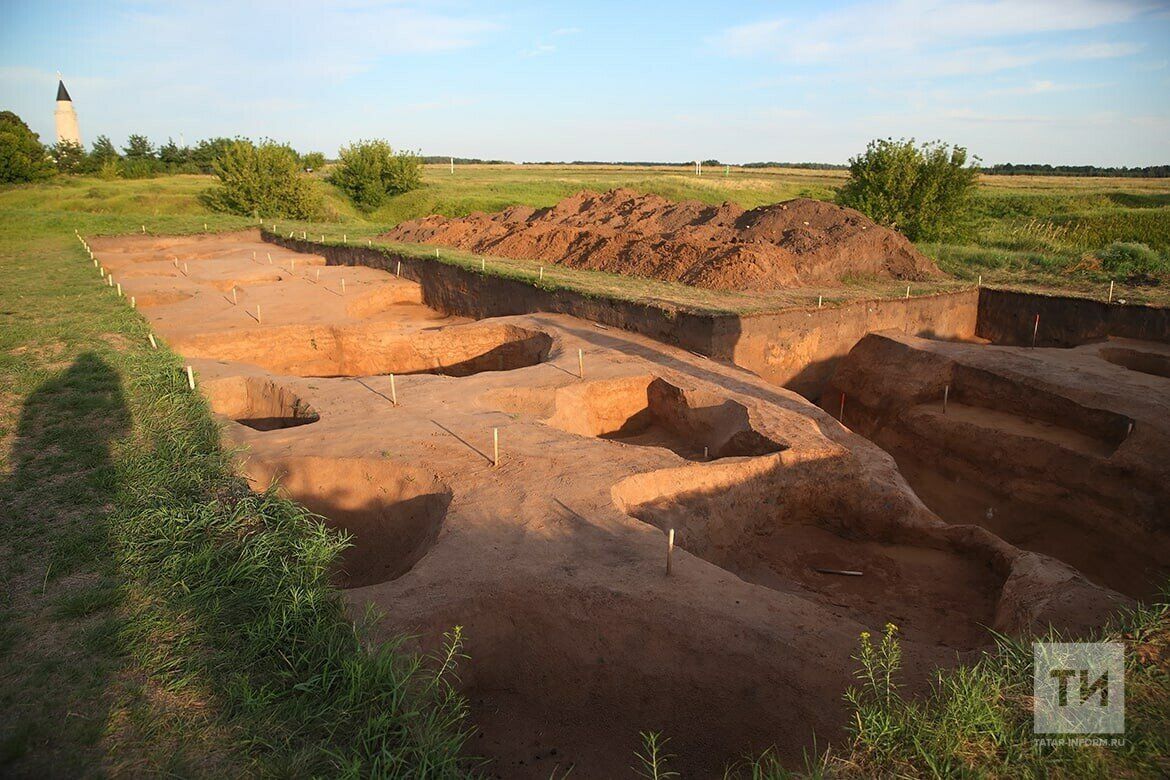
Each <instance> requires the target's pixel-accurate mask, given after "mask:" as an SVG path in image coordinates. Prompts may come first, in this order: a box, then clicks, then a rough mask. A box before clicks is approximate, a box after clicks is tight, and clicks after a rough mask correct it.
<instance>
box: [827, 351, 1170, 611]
mask: <svg viewBox="0 0 1170 780" xmlns="http://www.w3.org/2000/svg"><path fill="white" fill-rule="evenodd" d="M1168 366H1170V346H1167V345H1166V344H1160V343H1153V342H1140V341H1131V340H1127V339H1110V340H1108V341H1104V342H1101V343H1092V344H1084V345H1082V346H1079V347H1075V348H1072V349H1058V348H1052V349H1028V348H1024V347H1003V346H995V345H980V344H963V343H954V342H944V341H933V340H928V339H920V338H914V337H910V336H905V335H903V334H899V333H894V332H883V333H880V334H871V335H869V336H867V337H866V338H865V339H864V340H863V341H862V342H860V343H859V344H858V345H857V346H856V347H855V348H854V349H853V351H852V352H851V353H850V354H849V356H848V357H847V358H846V359H845V360H843V361H842V362H841V364H840V366H839V367H838V369H837V371H836V373H835V375H834V377H833V379H832V381H831V383H830V385H829V387H828V388H827V389H826V391H825V394H824V396H823V399H822V404H823V405H824V406H825V408H826V409H830V410H833V411H835V412H837V414H838V415H839V414H840V412H839V409H840V395H841V394H842V393H844V394H845V395H846V398H847V400H846V404H845V409H846V411H845V420H846V422H847V424H849V425H850V426H851V427H853V428H854V429H856V430H858V431H860V432H862V433H864V434H865V435H866V436H869V437H870V438H872V439H873V440H874V441H875V442H877V443H878V444H880V445H881V446H882V447H883V448H885V449H887V450H888V451H889V452H891V453H892V454H893V455H894V456H895V458H896V459H897V461H898V464H899V466H900V468H901V470H902V473H903V474H905V475H906V477H907V479H908V480H909V481H910V483H911V485H912V486H913V487H914V489H915V490H916V491H917V492H918V494H919V495H920V496H921V497H922V498H923V500H924V501H925V502H926V503H927V505H928V506H930V507H931V508H932V509H934V510H935V511H936V512H938V513H939V515H940V516H942V517H943V518H944V519H946V520H949V521H951V522H954V523H974V524H979V525H982V526H984V527H986V528H988V529H990V530H991V531H993V532H995V533H996V534H997V535H999V536H1000V537H1002V538H1004V539H1006V540H1008V541H1010V542H1012V543H1013V544H1016V545H1019V546H1021V547H1024V548H1026V549H1030V550H1036V551H1038V552H1043V553H1047V554H1049V555H1052V556H1055V557H1057V558H1060V559H1061V560H1063V561H1065V562H1067V563H1069V564H1071V565H1072V566H1074V567H1076V568H1077V569H1079V570H1080V571H1082V572H1083V573H1085V574H1086V575H1088V576H1089V577H1090V578H1091V579H1093V580H1095V581H1097V582H1099V583H1101V584H1103V585H1107V586H1109V587H1112V588H1115V589H1117V590H1119V591H1122V592H1124V593H1126V594H1128V595H1130V596H1133V597H1135V598H1148V597H1150V596H1152V595H1154V594H1156V593H1157V592H1158V590H1159V589H1160V588H1161V587H1162V586H1164V585H1165V583H1166V581H1167V579H1170V535H1168V533H1167V532H1168V531H1170V378H1167V374H1168V373H1170V372H1167V370H1166V369H1167V367H1168ZM944 394H945V395H946V396H947V399H948V402H947V404H946V408H945V409H944V406H943V397H944Z"/></svg>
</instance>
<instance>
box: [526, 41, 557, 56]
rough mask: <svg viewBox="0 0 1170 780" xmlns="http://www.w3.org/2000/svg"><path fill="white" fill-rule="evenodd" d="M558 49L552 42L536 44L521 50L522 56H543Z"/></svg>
mask: <svg viewBox="0 0 1170 780" xmlns="http://www.w3.org/2000/svg"><path fill="white" fill-rule="evenodd" d="M556 50H557V47H556V46H553V45H552V44H551V43H538V44H536V45H535V46H533V47H532V48H531V49H525V50H524V51H522V52H520V56H521V57H542V56H544V55H545V54H552V53H553V52H554V51H556Z"/></svg>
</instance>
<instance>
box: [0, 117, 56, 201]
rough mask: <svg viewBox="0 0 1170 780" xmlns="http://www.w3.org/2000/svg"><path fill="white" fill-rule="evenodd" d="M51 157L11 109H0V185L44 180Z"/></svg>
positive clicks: (48, 171)
mask: <svg viewBox="0 0 1170 780" xmlns="http://www.w3.org/2000/svg"><path fill="white" fill-rule="evenodd" d="M53 173H54V169H53V160H52V159H51V158H50V157H49V152H48V150H46V149H45V147H44V146H42V145H41V141H40V137H39V136H38V135H37V134H36V133H34V132H33V131H32V130H29V129H28V125H26V124H25V123H24V122H23V121H22V120H21V118H20V117H18V116H17V115H16V114H14V113H12V112H11V111H0V184H11V183H15V182H26V181H36V180H38V179H47V178H48V177H50V176H52V175H53Z"/></svg>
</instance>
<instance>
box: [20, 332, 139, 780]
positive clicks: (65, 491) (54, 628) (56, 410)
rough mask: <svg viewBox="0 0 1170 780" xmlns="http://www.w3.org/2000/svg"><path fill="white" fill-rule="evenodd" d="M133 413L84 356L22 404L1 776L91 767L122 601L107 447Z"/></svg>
mask: <svg viewBox="0 0 1170 780" xmlns="http://www.w3.org/2000/svg"><path fill="white" fill-rule="evenodd" d="M129 427H130V412H129V408H128V406H127V403H126V398H125V396H124V395H123V392H122V387H121V377H120V375H119V374H118V372H117V371H116V370H115V369H114V368H112V367H111V366H110V365H109V364H108V363H106V362H105V361H104V360H103V359H102V358H101V357H99V356H98V355H96V354H94V353H92V352H86V353H84V354H82V355H80V356H79V357H77V359H76V360H74V361H73V363H72V364H70V365H69V366H68V367H67V368H66V369H64V370H63V371H61V372H60V373H58V374H57V375H55V376H53V377H51V378H50V379H48V380H46V381H44V382H42V383H41V384H40V385H39V386H38V387H37V388H36V390H34V391H33V392H32V393H31V394H30V395H29V396H28V397H27V398H26V399H25V401H24V404H23V406H22V408H21V413H20V420H19V423H18V425H17V429H16V439H15V442H14V444H13V447H12V451H11V456H10V461H11V463H12V464H13V469H12V471H11V473H10V474H9V475H8V478H7V479H6V480H5V481H4V482H3V484H0V506H2V507H3V510H2V514H0V549H3V548H7V549H6V556H5V560H4V561H3V567H4V570H5V571H4V573H3V574H2V575H0V582H2V583H3V588H4V591H3V594H2V596H0V616H2V617H0V623H2V624H3V627H2V628H0V666H3V667H4V674H3V675H0V774H3V775H5V776H9V775H12V776H49V775H61V776H66V775H74V774H77V773H79V772H81V771H83V770H84V769H86V768H90V767H92V766H94V765H95V764H97V763H99V759H98V756H97V752H98V751H99V750H100V746H99V740H100V739H101V737H102V735H103V733H104V731H105V727H106V721H107V716H108V714H109V713H108V710H109V705H110V701H109V700H108V698H106V697H103V695H102V693H103V691H105V690H106V688H107V685H108V683H109V682H110V680H111V678H112V677H113V676H114V675H115V674H116V673H117V672H118V670H119V668H120V665H121V661H120V659H121V657H122V655H123V648H122V647H121V646H120V640H119V638H118V636H119V630H118V629H119V620H118V618H117V617H116V616H115V615H114V613H113V609H114V607H116V606H117V605H118V604H119V603H120V602H121V599H122V592H121V590H120V589H119V588H118V587H117V586H116V584H115V583H114V582H113V581H112V580H110V579H107V578H106V577H104V576H103V575H104V574H107V573H109V571H110V565H111V561H112V560H113V558H114V555H113V550H112V542H111V540H110V535H109V526H108V521H107V514H108V511H109V506H110V503H111V500H112V497H113V495H114V494H115V493H116V492H117V487H118V486H117V473H116V469H115V468H114V465H113V462H112V456H111V449H110V448H111V444H112V442H113V441H115V440H116V439H118V438H120V437H122V436H123V435H125V434H126V432H127V431H128V430H129Z"/></svg>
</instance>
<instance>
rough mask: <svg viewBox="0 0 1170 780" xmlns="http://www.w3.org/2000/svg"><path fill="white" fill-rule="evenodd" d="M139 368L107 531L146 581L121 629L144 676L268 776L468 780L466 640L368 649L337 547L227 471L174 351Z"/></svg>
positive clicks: (295, 512) (133, 575)
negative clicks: (333, 580)
mask: <svg viewBox="0 0 1170 780" xmlns="http://www.w3.org/2000/svg"><path fill="white" fill-rule="evenodd" d="M138 369H139V370H137V371H135V372H134V373H133V377H134V378H133V382H134V385H135V387H134V394H135V395H136V396H138V397H141V398H143V399H144V401H143V404H142V406H141V408H139V409H138V410H137V414H136V418H137V425H136V428H135V430H134V433H133V435H132V438H131V440H129V441H127V442H125V443H124V444H123V445H122V446H121V447H120V448H119V451H118V453H117V458H116V463H117V464H118V471H119V473H118V479H117V483H118V485H119V491H118V495H117V499H116V505H117V507H118V509H117V511H116V513H115V516H114V520H113V525H112V527H113V529H114V534H115V537H116V539H117V544H116V545H115V549H117V550H119V551H120V556H121V560H120V561H119V564H120V567H121V569H122V570H123V571H124V573H125V575H126V576H127V577H129V578H130V579H131V580H132V581H134V582H136V583H138V584H139V586H140V587H139V589H138V596H137V598H136V601H135V603H134V605H133V609H134V612H135V615H134V619H133V620H131V621H130V623H129V626H130V628H129V629H128V631H129V634H130V639H131V641H130V646H131V647H132V648H133V652H134V654H135V656H136V657H137V659H138V660H139V662H140V663H141V665H142V667H143V668H144V669H145V670H146V671H147V673H148V675H149V676H150V677H151V678H152V679H155V680H157V681H161V683H162V684H163V686H164V687H165V689H166V690H167V691H168V692H170V693H171V694H172V695H176V696H187V697H192V698H195V699H198V700H202V701H206V702H208V703H209V705H210V709H213V710H214V711H216V712H217V713H218V717H219V718H220V719H221V721H222V723H223V724H225V725H226V726H227V727H229V728H232V729H234V730H236V731H237V732H238V733H239V737H240V739H242V740H243V741H244V743H245V744H246V745H247V746H248V748H249V752H250V753H251V754H252V755H254V756H255V757H256V759H257V761H259V762H260V764H258V766H260V765H263V766H264V767H265V772H266V773H273V774H288V775H293V776H323V775H328V776H340V777H391V778H393V777H412V778H413V777H459V776H463V775H464V774H465V773H466V771H467V766H466V765H465V763H464V762H463V760H462V759H461V758H460V751H461V748H462V746H463V743H464V742H465V739H466V737H467V726H466V724H465V717H466V712H467V710H466V705H465V702H464V700H463V699H462V698H461V697H460V696H459V695H458V694H457V692H456V691H455V690H454V688H453V687H452V683H453V680H454V675H455V673H456V666H457V663H458V661H459V660H460V658H461V654H460V646H461V643H460V642H461V638H460V631H459V629H458V628H455V629H453V630H452V631H451V632H450V633H449V634H448V635H447V637H446V642H445V645H444V646H443V648H442V650H441V651H439V652H438V653H436V654H435V655H433V656H427V657H423V656H419V655H417V654H413V653H410V652H407V651H406V650H405V649H404V648H403V647H402V644H401V641H397V642H390V643H386V644H367V643H366V642H365V641H363V637H364V636H365V634H366V631H367V630H368V628H369V621H370V620H372V619H373V616H367V621H366V622H363V624H361V625H358V626H356V627H355V625H353V624H352V623H351V622H350V621H349V620H348V619H347V617H346V614H345V610H344V606H343V602H342V599H341V596H340V594H339V592H338V591H337V590H336V589H335V588H333V587H332V586H331V585H330V582H329V573H330V570H331V569H332V568H333V567H334V564H335V561H336V559H337V555H338V553H339V552H340V551H341V550H342V549H343V547H344V546H345V544H346V542H345V540H344V539H343V538H341V537H340V536H339V535H338V534H336V533H335V532H332V531H330V530H328V529H326V528H325V526H324V525H322V523H321V522H320V519H319V518H317V517H315V516H313V515H311V514H310V513H309V512H307V511H306V510H305V509H303V508H302V507H300V506H299V505H297V504H294V503H292V502H290V501H287V500H283V499H281V498H279V497H277V496H276V495H275V493H274V492H273V491H272V490H269V491H268V492H265V493H262V494H257V493H253V492H252V491H251V490H250V489H249V488H248V487H247V485H246V484H245V483H244V482H243V480H241V479H239V478H238V477H236V476H234V474H233V472H232V468H231V463H230V455H229V453H226V452H225V451H224V450H223V449H222V448H221V446H220V443H219V430H218V427H217V425H216V424H215V423H214V422H213V420H212V419H211V417H210V414H209V412H208V409H207V408H206V405H205V403H204V402H203V401H202V400H201V399H200V397H199V396H197V395H195V394H192V393H190V392H189V391H185V390H184V388H183V384H182V377H181V371H180V366H179V365H178V363H177V361H176V360H175V358H174V357H173V356H171V355H169V354H163V353H144V356H143V357H142V358H141V361H140V365H139V367H138Z"/></svg>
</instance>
